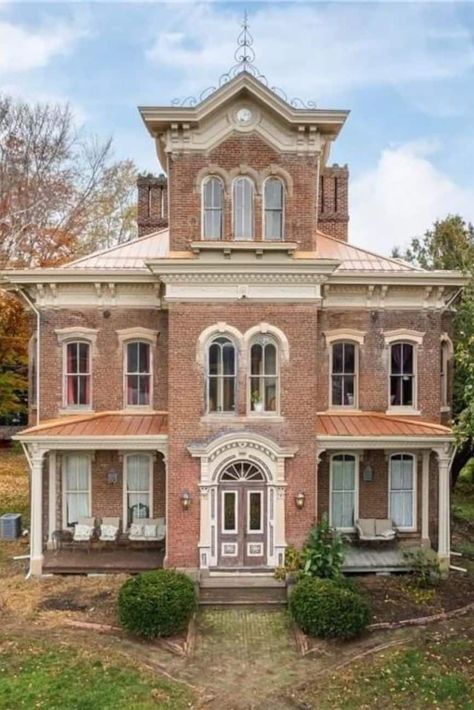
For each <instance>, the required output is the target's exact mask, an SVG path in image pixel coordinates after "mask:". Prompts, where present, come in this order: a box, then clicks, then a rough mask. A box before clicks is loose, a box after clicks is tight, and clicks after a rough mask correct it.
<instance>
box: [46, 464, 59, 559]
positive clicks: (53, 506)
mask: <svg viewBox="0 0 474 710" xmlns="http://www.w3.org/2000/svg"><path fill="white" fill-rule="evenodd" d="M48 460H49V485H48V521H49V526H48V527H49V529H48V548H49V549H51V547H52V545H53V533H54V531H55V530H57V528H58V523H57V515H56V510H57V500H56V496H57V489H56V470H57V456H56V451H50V452H49V457H48Z"/></svg>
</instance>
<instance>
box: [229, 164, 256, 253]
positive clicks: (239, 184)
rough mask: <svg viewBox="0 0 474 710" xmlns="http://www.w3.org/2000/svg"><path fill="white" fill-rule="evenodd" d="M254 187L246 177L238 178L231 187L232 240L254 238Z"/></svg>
mask: <svg viewBox="0 0 474 710" xmlns="http://www.w3.org/2000/svg"><path fill="white" fill-rule="evenodd" d="M254 192H255V190H254V186H253V182H252V181H251V180H250V178H248V177H239V178H237V179H236V180H234V185H233V195H232V197H233V232H234V239H253V238H254V215H253V212H254Z"/></svg>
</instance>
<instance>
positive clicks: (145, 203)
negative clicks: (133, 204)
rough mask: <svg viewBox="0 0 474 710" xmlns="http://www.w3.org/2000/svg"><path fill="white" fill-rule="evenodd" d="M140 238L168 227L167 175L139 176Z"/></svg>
mask: <svg viewBox="0 0 474 710" xmlns="http://www.w3.org/2000/svg"><path fill="white" fill-rule="evenodd" d="M137 188H138V210H137V225H138V236H139V237H143V236H145V234H150V233H151V232H154V231H156V230H157V229H163V227H167V226H168V180H167V178H166V176H165V175H158V176H156V175H152V174H151V173H149V174H148V175H139V176H138V179H137Z"/></svg>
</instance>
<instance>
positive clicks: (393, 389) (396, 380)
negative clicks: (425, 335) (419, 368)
mask: <svg viewBox="0 0 474 710" xmlns="http://www.w3.org/2000/svg"><path fill="white" fill-rule="evenodd" d="M414 353H415V348H414V346H413V345H411V344H410V343H394V344H393V345H392V346H391V348H390V404H391V406H392V407H414V406H415V357H414Z"/></svg>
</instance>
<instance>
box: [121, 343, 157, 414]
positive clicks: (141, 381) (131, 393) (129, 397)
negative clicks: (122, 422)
mask: <svg viewBox="0 0 474 710" xmlns="http://www.w3.org/2000/svg"><path fill="white" fill-rule="evenodd" d="M125 347H126V350H125V391H126V398H125V399H126V403H127V406H128V407H137V406H142V407H148V406H150V404H151V379H152V378H151V346H150V343H145V342H143V341H142V340H136V341H132V342H129V343H127V344H126V346H125Z"/></svg>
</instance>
